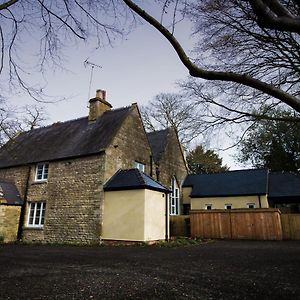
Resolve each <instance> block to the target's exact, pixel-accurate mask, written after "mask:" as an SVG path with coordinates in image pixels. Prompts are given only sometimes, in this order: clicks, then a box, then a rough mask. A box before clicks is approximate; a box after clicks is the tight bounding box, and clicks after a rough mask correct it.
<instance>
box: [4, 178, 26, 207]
mask: <svg viewBox="0 0 300 300" xmlns="http://www.w3.org/2000/svg"><path fill="white" fill-rule="evenodd" d="M0 198H4V200H5V201H6V204H10V205H22V204H23V200H22V198H21V196H20V194H19V192H18V189H17V188H16V186H15V184H14V183H13V182H9V181H4V180H0Z"/></svg>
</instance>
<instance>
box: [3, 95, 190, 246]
mask: <svg viewBox="0 0 300 300" xmlns="http://www.w3.org/2000/svg"><path fill="white" fill-rule="evenodd" d="M89 102H90V106H89V115H88V117H84V118H80V119H75V120H70V121H67V122H58V123H54V124H52V125H50V126H47V127H42V128H38V129H34V130H31V131H28V132H25V133H21V134H19V135H18V136H17V137H15V138H14V139H13V140H11V141H9V142H8V143H7V144H6V145H4V146H3V147H2V148H1V149H0V179H1V180H6V181H10V182H12V183H14V184H15V186H16V188H17V189H18V191H19V193H20V197H21V198H22V199H23V200H24V204H23V205H22V209H21V213H20V224H21V226H20V230H19V234H18V237H19V238H23V239H24V240H27V241H46V242H85V243H97V242H99V241H100V240H101V234H102V222H103V212H104V211H105V209H103V203H104V201H103V199H104V191H103V185H104V183H105V182H106V181H108V180H109V179H110V178H111V177H112V176H113V175H114V174H115V173H116V172H117V170H119V169H130V168H138V169H139V170H141V171H143V172H145V173H146V174H148V175H150V176H153V177H154V176H155V173H154V171H153V170H154V169H156V170H157V171H158V172H160V174H161V177H162V178H163V183H164V184H165V185H166V186H167V187H170V186H171V185H173V183H172V182H173V181H172V180H173V178H175V180H176V184H177V185H178V186H179V185H180V184H181V182H182V180H183V178H184V176H185V174H186V170H187V169H186V165H185V160H184V157H183V154H182V150H181V147H180V145H179V144H178V139H174V138H172V135H171V134H170V135H167V137H168V136H169V138H167V141H161V143H162V144H164V146H163V147H162V148H163V149H164V151H163V152H164V153H162V154H161V155H162V157H164V163H160V164H156V165H155V164H154V162H153V154H152V150H151V147H150V145H149V141H148V137H147V134H146V132H145V129H144V127H143V123H142V120H141V116H140V112H139V109H138V106H137V104H132V105H131V106H128V107H124V108H119V109H112V105H111V104H110V103H109V102H107V100H106V93H105V91H102V90H98V91H97V94H96V97H95V98H93V99H91V100H90V101H89ZM168 151H170V155H171V156H170V155H169V154H168V153H167V152H168ZM172 155H174V156H176V158H175V157H174V158H173V157H172ZM155 159H156V156H155ZM157 162H158V160H155V163H157ZM158 165H159V169H158V168H156V166H158ZM174 186H175V185H174ZM176 187H177V186H176ZM174 193H176V195H177V193H178V195H179V190H178V191H176V192H174ZM179 205H180V204H179Z"/></svg>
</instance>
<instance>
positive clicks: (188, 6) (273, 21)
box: [0, 0, 300, 112]
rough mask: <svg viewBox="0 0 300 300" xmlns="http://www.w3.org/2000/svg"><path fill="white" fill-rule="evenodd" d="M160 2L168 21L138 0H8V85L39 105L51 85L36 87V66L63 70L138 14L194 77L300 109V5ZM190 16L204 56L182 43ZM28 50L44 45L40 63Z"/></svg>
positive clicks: (4, 65)
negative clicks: (79, 51) (74, 55)
mask: <svg viewBox="0 0 300 300" xmlns="http://www.w3.org/2000/svg"><path fill="white" fill-rule="evenodd" d="M153 4H155V5H157V6H158V7H159V8H160V9H161V17H160V18H159V17H158V18H157V19H155V18H154V17H152V16H151V15H150V14H149V13H148V12H147V11H146V10H145V9H143V8H142V7H140V6H138V5H137V4H136V2H134V1H131V0H116V1H112V0H103V1H90V0H62V1H59V0H49V1H45V0H37V1H33V0H7V1H4V2H2V3H1V4H0V18H1V23H0V24H1V25H0V49H1V50H0V73H1V77H2V79H3V80H2V82H4V80H9V82H10V87H11V88H12V87H13V88H15V87H17V86H19V87H21V88H22V89H25V90H26V92H27V93H29V94H30V95H31V96H32V97H34V98H35V99H37V100H39V99H40V98H39V96H40V94H41V93H42V92H43V89H44V86H43V85H40V86H37V85H36V84H34V83H32V82H30V74H31V72H32V69H34V70H43V69H44V67H45V66H47V67H54V66H61V65H62V60H63V59H62V53H63V49H66V48H67V47H68V46H72V45H73V44H74V43H75V42H76V41H77V40H83V41H88V40H89V38H91V37H95V38H96V41H97V45H96V46H102V45H103V44H107V43H111V42H112V41H113V39H114V38H115V37H117V36H122V35H123V34H125V33H126V32H128V31H129V30H130V29H131V27H132V25H133V24H134V23H135V14H134V13H133V12H135V13H136V14H137V15H139V16H140V17H141V19H142V20H145V21H146V22H148V23H149V24H150V25H152V26H153V27H154V28H155V29H156V30H158V31H159V32H160V33H161V34H162V35H163V36H164V38H166V39H167V41H169V43H170V44H171V45H172V47H173V48H174V50H175V51H176V52H177V54H178V57H179V59H180V61H181V62H182V63H183V64H184V66H185V67H186V68H187V70H188V71H189V73H190V75H191V76H192V77H195V78H201V79H205V80H209V81H214V82H229V83H231V85H230V86H229V88H230V89H231V91H232V94H233V93H234V91H238V92H237V95H238V97H237V98H239V99H240V97H241V96H243V95H246V96H249V95H250V94H251V93H252V94H253V95H252V99H257V97H262V99H261V101H260V102H262V101H265V95H267V97H268V101H271V102H272V103H280V102H281V103H285V104H287V105H288V106H290V107H292V108H293V109H294V110H296V111H298V112H299V111H300V99H299V92H298V91H299V83H298V82H299V80H298V79H299V69H300V68H299V53H300V51H299V48H300V47H299V27H300V25H299V24H300V18H299V3H298V1H296V0H274V1H269V0H248V1H244V0H203V1H194V0H156V1H154V2H153ZM166 16H169V17H166ZM185 17H188V18H189V19H190V20H191V21H192V22H193V24H194V26H195V28H194V29H195V30H194V34H195V36H197V37H198V38H199V44H198V51H197V53H198V54H199V53H200V55H199V56H198V57H197V58H195V59H193V58H190V57H189V56H188V54H187V53H186V51H185V50H184V49H183V47H182V45H181V44H180V43H179V41H178V40H177V39H176V38H175V25H176V24H177V22H179V21H180V20H182V18H185ZM166 20H168V21H170V23H166V22H165V21H166ZM28 45H30V46H31V47H34V46H36V45H38V47H37V48H34V49H37V50H35V54H37V61H36V63H35V64H32V62H30V64H28V63H26V59H24V56H23V53H26V51H22V50H23V49H25V48H26V46H28ZM208 58H209V61H208ZM41 74H42V73H41ZM226 85H227V84H226ZM1 88H2V91H3V90H4V88H5V86H4V85H2V86H1ZM249 88H250V90H249ZM242 101H244V99H240V102H242ZM253 101H254V100H253Z"/></svg>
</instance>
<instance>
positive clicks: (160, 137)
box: [147, 129, 169, 162]
mask: <svg viewBox="0 0 300 300" xmlns="http://www.w3.org/2000/svg"><path fill="white" fill-rule="evenodd" d="M168 133H169V129H163V130H158V131H152V132H148V133H147V137H148V141H149V144H150V147H151V152H152V157H153V160H154V161H155V162H158V161H159V160H160V159H161V156H162V154H163V152H164V150H165V148H166V144H167V137H168Z"/></svg>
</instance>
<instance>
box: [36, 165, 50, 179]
mask: <svg viewBox="0 0 300 300" xmlns="http://www.w3.org/2000/svg"><path fill="white" fill-rule="evenodd" d="M48 169H49V164H48V163H39V164H37V166H36V173H35V181H46V180H47V179H48Z"/></svg>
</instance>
